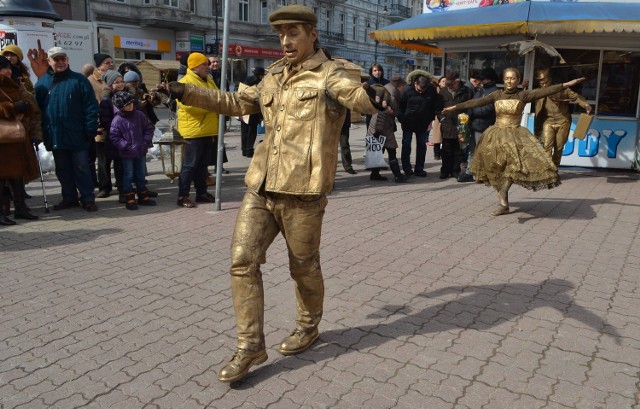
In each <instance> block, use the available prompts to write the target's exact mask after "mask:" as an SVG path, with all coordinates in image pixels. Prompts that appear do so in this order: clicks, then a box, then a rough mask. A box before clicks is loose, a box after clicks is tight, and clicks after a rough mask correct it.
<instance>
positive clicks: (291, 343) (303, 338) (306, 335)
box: [278, 327, 320, 356]
mask: <svg viewBox="0 0 640 409" xmlns="http://www.w3.org/2000/svg"><path fill="white" fill-rule="evenodd" d="M318 337H320V333H319V332H318V327H314V328H312V329H311V330H309V331H304V330H301V329H295V330H294V331H293V332H292V333H291V335H289V336H288V337H286V338H285V339H283V340H282V343H281V344H280V347H279V348H278V350H279V351H280V353H281V354H282V355H285V356H287V355H295V354H299V353H300V352H303V351H306V350H307V349H309V347H311V345H313V343H314V342H316V340H317V339H318Z"/></svg>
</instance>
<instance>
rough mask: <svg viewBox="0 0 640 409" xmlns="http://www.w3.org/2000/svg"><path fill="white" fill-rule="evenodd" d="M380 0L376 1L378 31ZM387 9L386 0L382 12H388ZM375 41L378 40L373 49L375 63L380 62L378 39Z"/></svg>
mask: <svg viewBox="0 0 640 409" xmlns="http://www.w3.org/2000/svg"><path fill="white" fill-rule="evenodd" d="M380 1H381V0H378V1H377V2H376V31H378V23H379V14H380V13H378V9H379V8H380ZM387 11H388V10H387V4H386V0H385V5H384V7H383V8H382V14H387ZM375 41H376V45H375V47H374V51H373V62H374V63H376V62H378V40H375Z"/></svg>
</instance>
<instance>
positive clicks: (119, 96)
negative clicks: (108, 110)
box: [111, 91, 133, 109]
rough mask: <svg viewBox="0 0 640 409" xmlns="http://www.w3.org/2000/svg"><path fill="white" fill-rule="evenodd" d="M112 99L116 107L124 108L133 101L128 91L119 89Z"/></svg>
mask: <svg viewBox="0 0 640 409" xmlns="http://www.w3.org/2000/svg"><path fill="white" fill-rule="evenodd" d="M111 101H112V102H113V105H114V106H115V107H116V108H118V109H122V108H124V107H125V106H127V105H128V104H130V103H132V102H133V97H132V96H131V94H129V93H128V92H127V91H118V92H116V93H115V94H114V95H113V97H112V98H111Z"/></svg>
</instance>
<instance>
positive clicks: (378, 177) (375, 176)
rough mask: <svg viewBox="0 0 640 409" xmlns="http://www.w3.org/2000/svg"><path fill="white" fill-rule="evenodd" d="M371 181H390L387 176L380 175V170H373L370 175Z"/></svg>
mask: <svg viewBox="0 0 640 409" xmlns="http://www.w3.org/2000/svg"><path fill="white" fill-rule="evenodd" d="M369 180H379V181H382V182H386V181H388V180H389V178H387V177H386V176H382V175H381V174H380V169H372V170H371V174H370V175H369Z"/></svg>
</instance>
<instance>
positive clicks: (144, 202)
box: [138, 189, 156, 206]
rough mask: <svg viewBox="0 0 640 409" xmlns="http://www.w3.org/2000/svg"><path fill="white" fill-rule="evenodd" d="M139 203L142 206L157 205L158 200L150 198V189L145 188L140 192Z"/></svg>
mask: <svg viewBox="0 0 640 409" xmlns="http://www.w3.org/2000/svg"><path fill="white" fill-rule="evenodd" d="M138 204H139V205H140V206H155V205H156V201H155V200H152V199H151V198H150V196H149V194H148V191H147V190H146V189H145V190H143V191H142V192H138Z"/></svg>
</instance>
